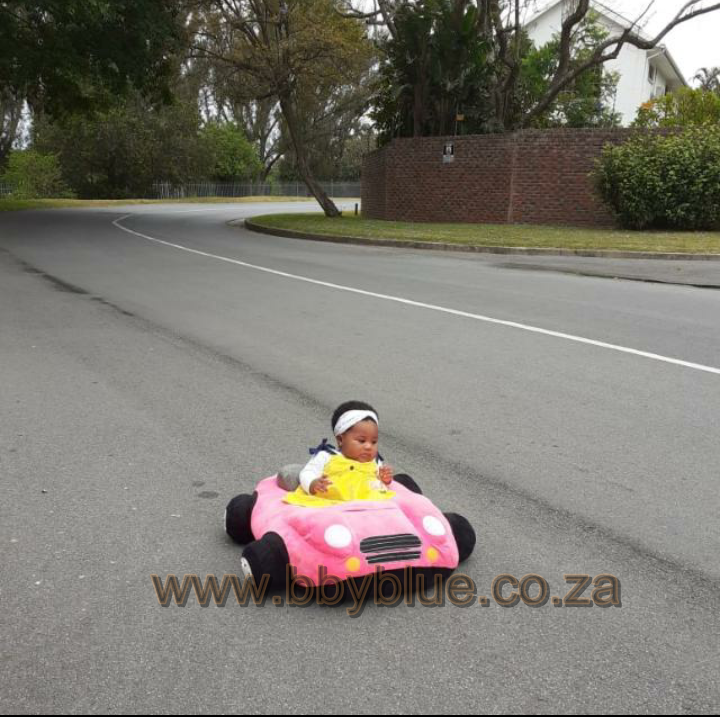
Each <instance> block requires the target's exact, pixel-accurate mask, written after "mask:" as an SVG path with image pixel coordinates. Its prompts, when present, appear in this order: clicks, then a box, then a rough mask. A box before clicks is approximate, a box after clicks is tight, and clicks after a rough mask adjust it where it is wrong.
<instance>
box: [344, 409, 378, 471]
mask: <svg viewBox="0 0 720 717" xmlns="http://www.w3.org/2000/svg"><path fill="white" fill-rule="evenodd" d="M337 439H338V445H339V447H340V450H341V451H342V454H343V455H344V456H345V457H346V458H350V459H351V460H353V461H358V462H359V463H369V462H370V461H374V460H375V457H376V456H377V452H378V448H377V444H378V427H377V423H375V421H372V420H365V421H360V423H356V424H355V425H354V426H353V427H352V428H350V429H349V430H347V431H345V433H343V434H342V436H338V437H337Z"/></svg>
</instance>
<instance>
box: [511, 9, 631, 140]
mask: <svg viewBox="0 0 720 717" xmlns="http://www.w3.org/2000/svg"><path fill="white" fill-rule="evenodd" d="M574 34H575V37H574V40H573V44H572V50H571V52H572V56H571V60H570V67H576V66H577V65H578V64H581V63H583V62H585V60H586V59H587V58H588V57H590V56H591V55H592V53H593V52H594V51H595V48H596V47H597V46H598V44H599V43H601V42H603V41H604V40H605V39H606V38H607V36H608V32H607V30H605V29H604V28H603V27H602V25H601V24H600V23H599V21H598V17H597V14H596V13H594V12H590V13H588V14H587V15H586V16H585V18H584V20H583V21H582V22H581V23H580V24H579V25H578V26H577V27H576V29H575V33H574ZM559 45H560V36H559V35H555V36H554V37H553V38H552V40H551V41H550V42H548V43H547V44H545V45H543V46H542V47H539V48H536V47H535V46H534V45H530V47H529V49H528V50H526V51H525V50H524V51H523V61H522V66H521V70H520V76H519V79H518V85H517V99H516V112H517V114H516V117H515V119H514V122H519V121H521V119H522V117H523V116H524V114H525V113H526V112H527V111H528V109H529V108H531V107H532V106H533V105H534V104H535V103H537V102H538V101H539V99H540V98H541V97H543V95H544V94H545V93H546V92H547V91H548V87H549V84H550V82H551V81H552V78H553V77H554V76H555V73H556V70H557V64H558V62H559ZM618 79H619V77H618V75H617V74H616V73H610V72H608V71H606V70H605V69H604V68H603V66H602V65H596V66H594V67H590V68H588V69H587V70H585V71H584V72H583V73H582V74H580V75H578V76H577V77H576V78H575V80H574V81H573V82H571V83H570V84H569V85H568V86H567V87H566V88H565V89H564V90H563V91H562V92H560V93H559V94H558V95H557V97H556V99H555V101H554V102H553V103H552V104H551V105H550V106H549V107H548V108H547V109H546V110H545V112H544V113H543V114H542V115H536V116H535V117H534V118H533V119H532V120H531V121H530V122H529V124H530V126H533V127H559V126H565V127H616V126H618V125H619V124H620V116H619V115H618V114H617V113H616V112H614V111H613V110H612V108H611V107H612V101H613V99H614V96H615V91H616V89H617V83H618Z"/></svg>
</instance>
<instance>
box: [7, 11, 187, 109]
mask: <svg viewBox="0 0 720 717" xmlns="http://www.w3.org/2000/svg"><path fill="white" fill-rule="evenodd" d="M178 8H179V4H178V3H176V2H173V1H172V0H96V1H95V2H87V0H5V1H4V2H0V48H2V50H1V51H0V88H3V89H4V91H9V92H10V93H12V94H14V95H15V96H17V97H23V98H26V99H27V100H28V102H29V103H30V105H31V107H32V108H33V110H34V111H42V112H45V113H47V114H52V115H59V114H61V113H62V112H66V111H75V110H86V109H88V108H89V107H91V106H92V105H93V104H96V103H98V102H102V101H107V100H108V99H109V98H112V97H116V96H117V95H119V94H122V93H124V92H126V91H127V90H128V89H129V88H130V87H133V86H134V87H137V88H140V89H142V90H145V91H148V92H150V91H153V92H154V93H155V94H156V95H164V96H165V97H166V96H167V93H166V92H164V91H165V90H166V89H167V85H166V82H167V79H168V77H169V71H170V68H171V65H172V59H171V53H172V51H173V50H174V49H177V47H179V41H180V38H181V32H180V25H179V14H178Z"/></svg>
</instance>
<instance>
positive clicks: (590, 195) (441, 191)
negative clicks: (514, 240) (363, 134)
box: [362, 129, 637, 226]
mask: <svg viewBox="0 0 720 717" xmlns="http://www.w3.org/2000/svg"><path fill="white" fill-rule="evenodd" d="M636 131H637V130H631V129H614V130H593V129H578V130H572V129H557V130H525V131H522V132H516V133H511V134H499V135H472V136H466V137H420V138H412V139H396V140H393V142H392V143H391V144H389V145H388V146H386V147H384V148H382V149H380V150H377V151H376V152H373V153H371V154H369V155H367V156H366V157H365V158H364V161H363V184H362V206H363V215H364V216H366V217H368V218H371V219H387V220H395V221H417V222H423V221H426V222H479V223H482V222H487V223H513V222H514V223H526V224H569V225H578V226H597V225H600V226H603V225H609V224H612V223H613V218H612V215H611V214H610V212H609V210H608V209H607V208H605V207H604V206H603V205H602V203H601V202H600V199H599V198H598V197H597V196H596V194H595V191H594V188H593V185H592V180H591V179H590V178H589V177H588V174H589V173H590V171H591V170H592V168H593V166H594V161H595V159H596V158H597V157H599V155H600V153H601V151H602V148H603V147H604V146H605V145H606V144H609V143H611V144H617V143H618V142H621V141H623V140H625V139H627V138H628V137H629V136H630V135H631V134H632V133H633V132H636ZM447 142H452V143H453V144H454V150H455V159H454V161H453V162H452V163H447V164H445V163H443V148H444V146H445V144H446V143H447Z"/></svg>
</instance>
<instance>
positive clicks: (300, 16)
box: [194, 0, 372, 217]
mask: <svg viewBox="0 0 720 717" xmlns="http://www.w3.org/2000/svg"><path fill="white" fill-rule="evenodd" d="M201 5H202V8H203V10H202V12H201V13H199V14H198V15H197V16H196V17H195V18H194V29H195V32H196V41H195V44H194V47H195V51H196V53H197V54H198V56H200V57H203V58H212V59H213V60H214V61H215V62H217V63H221V64H224V65H226V66H228V67H229V68H232V69H233V70H234V72H235V73H236V82H237V83H238V85H240V84H242V85H243V92H244V94H245V96H246V97H247V98H248V100H256V101H257V100H263V99H271V98H272V99H274V100H276V101H277V103H278V105H279V107H280V110H281V112H282V116H283V119H284V122H285V125H286V127H287V133H288V136H289V139H290V141H291V146H292V149H293V151H294V154H295V157H296V162H297V168H298V172H299V174H300V176H301V177H302V179H303V181H304V182H305V184H306V185H307V187H308V189H309V190H310V192H311V194H312V195H313V196H314V197H315V198H316V199H317V201H318V203H319V204H320V206H321V207H322V208H323V211H324V212H325V214H326V215H327V216H329V217H336V216H339V214H340V212H339V211H338V209H337V207H336V206H335V204H334V203H333V202H332V200H331V199H330V198H329V197H328V196H327V194H326V192H325V191H324V190H323V189H322V187H321V186H320V184H319V183H318V181H317V180H316V179H315V177H314V175H313V172H312V169H311V166H310V162H309V155H308V146H309V144H310V139H311V136H312V132H311V130H312V128H311V127H310V123H309V122H308V117H307V108H308V106H311V105H312V104H313V102H314V100H315V99H316V98H322V97H323V96H324V95H325V96H326V93H327V90H328V88H330V87H332V88H347V87H353V86H359V85H360V84H361V79H362V77H363V75H364V73H366V72H367V69H368V67H369V64H370V61H371V58H372V48H371V46H370V44H369V42H368V41H367V39H366V38H365V33H364V26H363V25H362V23H359V22H358V21H357V20H352V19H347V18H344V17H342V16H341V15H340V14H339V13H338V12H337V10H338V2H337V0H234V1H233V2H227V1H226V0H205V2H203V3H201Z"/></svg>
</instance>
